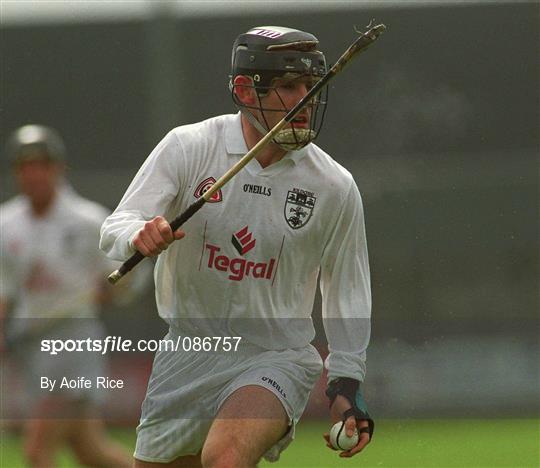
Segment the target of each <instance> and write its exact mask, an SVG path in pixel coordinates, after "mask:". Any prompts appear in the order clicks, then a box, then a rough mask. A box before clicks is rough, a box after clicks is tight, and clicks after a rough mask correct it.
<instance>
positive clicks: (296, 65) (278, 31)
mask: <svg viewBox="0 0 540 468" xmlns="http://www.w3.org/2000/svg"><path fill="white" fill-rule="evenodd" d="M318 45H319V40H318V39H317V38H316V37H315V36H314V35H313V34H310V33H307V32H304V31H300V30H298V29H291V28H284V27H281V26H258V27H256V28H252V29H250V30H249V31H247V32H246V33H243V34H240V35H239V36H238V37H237V38H236V40H235V41H234V44H233V49H232V60H231V81H234V78H235V77H236V76H238V75H246V76H250V77H252V78H253V79H254V81H255V84H256V86H257V87H258V88H261V89H265V88H268V87H270V86H271V83H272V80H273V79H274V78H277V77H282V76H284V75H285V74H286V73H296V74H300V75H312V76H315V77H322V76H324V74H325V73H326V60H325V57H324V54H323V53H322V52H321V51H320V50H318Z"/></svg>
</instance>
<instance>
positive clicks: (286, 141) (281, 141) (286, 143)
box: [239, 107, 315, 151]
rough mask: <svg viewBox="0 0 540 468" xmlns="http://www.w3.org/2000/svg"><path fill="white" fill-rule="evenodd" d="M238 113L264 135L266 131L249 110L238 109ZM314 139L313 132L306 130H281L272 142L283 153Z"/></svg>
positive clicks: (298, 147) (301, 146) (296, 148)
mask: <svg viewBox="0 0 540 468" xmlns="http://www.w3.org/2000/svg"><path fill="white" fill-rule="evenodd" d="M239 109H240V112H242V114H243V115H245V116H246V118H247V119H248V120H249V122H250V123H251V125H253V127H255V129H256V130H257V131H258V132H259V133H260V134H261V135H262V136H264V135H266V134H267V133H268V130H267V129H266V128H264V126H263V125H262V124H261V122H259V120H258V119H257V117H255V116H254V115H253V114H252V113H251V112H250V111H249V110H247V109H244V108H242V107H239ZM314 138H315V132H314V131H313V130H311V129H308V128H295V129H292V128H284V129H281V130H280V131H279V132H278V133H277V134H276V137H275V138H274V139H273V140H272V141H273V142H274V143H275V144H276V145H278V146H279V147H280V148H281V149H283V150H285V151H295V150H299V149H300V148H303V147H304V146H306V145H307V144H308V143H309V142H311V140H313V139H314Z"/></svg>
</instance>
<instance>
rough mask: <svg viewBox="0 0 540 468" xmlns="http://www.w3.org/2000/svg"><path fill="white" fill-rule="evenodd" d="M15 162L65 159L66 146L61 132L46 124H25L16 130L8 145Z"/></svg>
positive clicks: (9, 152) (7, 148) (9, 153)
mask: <svg viewBox="0 0 540 468" xmlns="http://www.w3.org/2000/svg"><path fill="white" fill-rule="evenodd" d="M6 153H7V155H8V158H9V160H10V161H11V162H12V163H13V164H19V163H21V162H23V161H37V160H46V161H57V162H63V161H65V156H66V148H65V145H64V141H63V140H62V137H61V136H60V134H59V133H58V132H57V131H56V130H55V129H53V128H50V127H46V126H44V125H25V126H23V127H20V128H18V129H17V130H15V131H14V132H13V133H12V134H11V136H10V138H9V139H8V142H7V145H6Z"/></svg>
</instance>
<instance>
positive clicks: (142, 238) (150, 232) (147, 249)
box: [133, 216, 185, 257]
mask: <svg viewBox="0 0 540 468" xmlns="http://www.w3.org/2000/svg"><path fill="white" fill-rule="evenodd" d="M184 236H185V232H184V231H182V230H181V229H177V230H176V231H174V232H173V231H172V229H171V226H170V225H169V223H168V221H167V220H166V219H165V218H163V217H162V216H156V217H155V218H154V219H152V220H150V221H148V222H147V223H145V225H144V226H143V227H142V228H141V229H140V230H139V232H138V233H137V235H136V236H135V237H134V238H133V246H134V247H135V248H136V249H137V250H138V251H139V252H141V253H142V254H143V255H144V256H145V257H153V256H155V255H159V254H160V253H161V252H163V251H164V250H166V249H167V247H169V245H170V244H171V243H172V242H173V241H175V240H178V239H182V237H184Z"/></svg>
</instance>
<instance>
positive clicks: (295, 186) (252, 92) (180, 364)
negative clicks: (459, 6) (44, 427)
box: [101, 27, 373, 467]
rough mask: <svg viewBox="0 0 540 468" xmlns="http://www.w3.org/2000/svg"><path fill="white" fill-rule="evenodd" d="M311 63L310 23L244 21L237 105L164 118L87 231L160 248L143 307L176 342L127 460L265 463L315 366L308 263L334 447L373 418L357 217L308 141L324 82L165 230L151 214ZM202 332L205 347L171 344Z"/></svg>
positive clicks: (250, 142)
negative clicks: (317, 303) (188, 117)
mask: <svg viewBox="0 0 540 468" xmlns="http://www.w3.org/2000/svg"><path fill="white" fill-rule="evenodd" d="M325 73H326V63H325V57H324V54H323V53H322V52H321V51H320V50H319V49H318V40H317V39H316V38H315V37H314V36H313V35H312V34H309V33H306V32H302V31H298V30H295V29H288V28H282V27H260V28H254V29H251V30H250V31H248V32H247V33H245V34H241V35H240V36H238V38H237V39H236V41H235V43H234V46H233V55H232V73H231V81H230V89H231V92H232V97H233V100H234V102H235V104H236V105H237V106H238V108H239V109H240V112H239V113H238V114H236V115H222V116H219V117H215V118H211V119H209V120H205V121H203V122H200V123H197V124H194V125H186V126H182V127H178V128H175V129H173V130H172V131H171V132H170V133H169V134H168V135H167V136H166V137H165V138H164V139H163V140H162V141H161V142H160V143H159V144H158V146H157V147H156V148H155V149H154V151H153V152H152V153H151V155H150V156H149V158H148V159H147V160H146V162H145V163H144V165H143V166H142V168H141V169H140V171H139V172H138V174H137V175H136V176H135V179H134V180H133V182H132V183H131V185H130V187H129V188H128V190H127V192H126V194H125V195H124V197H123V199H122V200H121V202H120V204H119V206H118V207H117V209H116V211H115V212H114V213H113V214H112V215H111V216H109V217H108V218H107V220H106V221H105V223H104V225H103V227H102V237H101V247H102V248H103V249H104V250H105V251H106V252H107V253H108V255H109V256H110V257H111V258H114V259H116V260H125V259H127V258H128V257H129V256H130V255H132V254H133V252H134V251H135V250H136V249H137V250H139V251H140V252H141V253H142V254H144V255H145V256H156V255H158V254H161V255H159V257H158V259H157V264H156V267H155V273H154V278H155V284H156V300H157V306H158V310H159V314H160V316H161V317H162V318H163V319H164V320H165V321H166V322H167V323H168V324H169V326H170V330H169V334H168V336H167V337H168V338H171V339H173V340H174V341H176V340H178V339H179V338H180V340H182V339H184V338H188V339H187V341H186V340H184V341H182V342H183V343H184V346H183V347H182V349H179V350H178V351H177V352H171V351H170V350H169V351H161V352H158V353H157V355H156V358H155V361H154V366H153V370H152V375H151V377H150V382H149V385H148V390H147V395H146V399H145V401H144V404H143V408H142V416H141V422H140V425H139V427H138V431H137V433H138V435H137V446H136V451H135V459H136V461H135V466H137V467H150V466H200V465H201V464H202V465H203V466H205V467H240V466H242V467H252V466H255V465H256V464H257V463H258V462H259V460H260V459H261V457H263V456H264V457H265V458H266V459H268V460H270V461H275V460H277V458H278V457H279V453H280V452H281V451H282V450H284V449H285V447H286V446H287V445H288V444H289V442H290V441H291V439H292V438H293V436H294V427H295V424H296V422H297V421H298V420H299V418H300V416H301V414H302V412H303V411H304V408H305V406H306V403H307V401H308V397H309V393H310V391H311V389H312V388H313V386H314V384H315V382H316V381H317V379H318V378H319V376H320V373H321V370H322V364H323V363H322V361H321V358H320V356H319V354H318V352H317V351H316V349H315V348H314V347H313V346H312V345H311V344H310V342H311V341H312V340H313V339H314V337H315V330H314V327H313V323H312V320H311V313H312V307H313V301H314V296H315V290H316V286H317V277H318V275H319V273H320V282H321V291H322V297H323V318H324V325H325V330H326V335H327V338H328V342H329V351H330V354H329V356H328V358H327V360H326V362H325V365H326V368H327V369H328V376H329V381H330V382H329V387H328V391H327V394H328V396H329V397H330V401H331V408H330V412H331V418H332V420H333V421H334V422H335V421H338V420H346V421H347V422H346V426H347V432H348V433H349V435H350V434H351V433H352V432H353V430H354V429H355V428H357V429H358V430H359V432H360V440H359V442H358V444H357V445H356V446H355V447H354V448H352V449H351V450H349V451H346V452H342V453H341V456H345V457H350V456H353V455H355V454H357V453H358V452H360V451H361V450H362V449H363V448H364V447H365V446H366V445H367V443H368V442H369V440H370V437H371V434H372V432H373V421H372V420H371V418H370V417H369V415H368V413H367V410H366V408H365V404H364V403H363V400H362V396H361V393H360V388H359V384H360V382H362V381H363V380H364V375H365V357H366V355H365V353H366V348H367V346H368V342H369V335H370V314H371V293H370V279H369V265H368V256H367V247H366V238H365V229H364V214H363V209H362V202H361V198H360V193H359V191H358V188H357V186H356V184H355V182H354V180H353V178H352V176H351V174H350V173H349V172H348V171H347V170H345V169H344V168H343V167H341V166H340V165H339V164H338V163H336V162H335V161H334V160H333V159H332V158H331V157H330V156H329V155H328V154H326V153H325V152H324V151H323V150H321V149H320V148H319V147H317V146H315V145H314V144H313V143H312V141H313V140H314V139H315V137H316V136H317V134H318V132H319V130H320V127H321V124H322V119H323V116H324V108H325V106H326V101H325V100H326V96H325V93H323V94H322V95H320V96H318V97H317V98H316V99H314V100H313V102H311V104H310V105H309V106H308V107H306V108H305V109H304V110H303V111H302V112H300V114H299V115H298V117H297V118H296V119H295V120H294V121H293V122H292V124H291V125H289V126H288V128H285V129H284V130H283V131H282V132H281V133H280V134H278V136H277V137H276V138H275V140H274V141H273V142H272V143H271V144H269V145H268V146H267V147H266V148H265V149H263V150H262V151H261V152H260V153H259V154H258V155H257V156H256V158H255V159H253V160H252V161H251V162H250V163H249V164H248V165H247V166H246V168H245V169H244V170H243V171H241V172H240V173H239V174H238V175H236V176H235V177H234V178H233V179H232V180H231V181H230V182H229V184H228V185H226V186H225V187H224V188H223V189H222V190H221V191H219V192H217V193H216V194H215V196H214V198H213V199H212V200H211V203H207V205H206V206H205V207H204V209H202V210H201V211H199V212H198V213H197V214H196V215H194V216H193V217H192V218H191V219H190V220H189V222H187V223H186V224H185V226H184V228H183V230H178V231H176V232H171V229H170V227H169V225H168V222H167V221H166V219H168V220H171V219H172V218H174V217H175V216H176V215H177V214H178V213H180V212H182V211H184V210H185V208H187V207H188V206H189V205H190V204H192V203H193V202H194V201H196V200H197V199H198V198H199V197H201V195H202V194H203V193H204V191H205V190H206V189H208V187H209V186H210V185H211V184H212V183H213V182H215V180H216V179H217V178H219V177H220V176H221V175H222V174H224V173H225V172H226V171H227V170H228V169H229V168H230V167H232V166H233V164H234V163H236V162H237V161H238V160H239V159H240V158H241V157H242V156H243V155H244V154H245V153H246V152H247V151H248V150H249V149H250V148H253V146H254V145H255V144H256V143H257V142H258V141H260V139H261V138H262V136H263V135H264V134H266V133H267V132H268V130H269V129H271V128H272V127H274V126H275V125H276V123H277V122H278V121H279V120H280V119H281V118H282V117H283V116H284V115H285V113H286V111H287V110H289V109H291V108H292V107H293V106H294V105H295V104H296V103H297V102H298V101H299V100H300V99H301V98H302V97H303V96H305V95H306V93H307V92H308V90H309V89H310V87H312V86H313V84H314V83H315V82H316V81H317V80H318V79H320V78H321V77H322V76H323V75H324V74H325ZM184 236H185V238H184ZM182 238H184V239H183V240H181V241H180V242H175V243H173V240H178V239H182ZM227 337H240V338H241V341H240V345H239V346H238V349H237V350H236V351H235V350H234V349H232V350H231V349H229V347H228V346H224V345H223V340H225V338H227ZM202 338H206V339H207V340H209V341H211V343H212V350H211V351H204V350H201V349H200V348H199V349H196V348H195V346H193V347H190V349H186V347H185V343H188V344H189V343H196V342H197V341H196V340H197V339H202ZM227 339H230V338H227ZM220 340H222V341H220ZM220 343H221V344H220ZM325 437H326V438H327V435H326V436H325ZM327 440H328V439H327Z"/></svg>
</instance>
